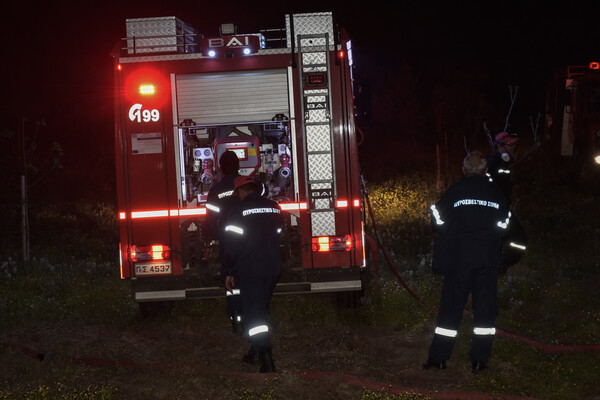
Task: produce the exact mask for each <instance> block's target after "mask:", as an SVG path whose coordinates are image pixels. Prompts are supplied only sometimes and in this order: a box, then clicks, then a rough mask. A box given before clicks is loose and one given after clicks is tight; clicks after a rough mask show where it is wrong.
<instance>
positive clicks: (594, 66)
mask: <svg viewBox="0 0 600 400" xmlns="http://www.w3.org/2000/svg"><path fill="white" fill-rule="evenodd" d="M589 68H590V69H600V62H598V61H592V62H591V63H590V67H589Z"/></svg>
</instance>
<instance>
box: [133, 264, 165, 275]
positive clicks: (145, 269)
mask: <svg viewBox="0 0 600 400" xmlns="http://www.w3.org/2000/svg"><path fill="white" fill-rule="evenodd" d="M135 274H136V275H170V274H171V263H153V264H135Z"/></svg>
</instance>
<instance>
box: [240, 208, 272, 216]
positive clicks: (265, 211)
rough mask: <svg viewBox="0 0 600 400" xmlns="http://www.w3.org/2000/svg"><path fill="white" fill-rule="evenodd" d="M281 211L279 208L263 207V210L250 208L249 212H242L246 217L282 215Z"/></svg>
mask: <svg viewBox="0 0 600 400" xmlns="http://www.w3.org/2000/svg"><path fill="white" fill-rule="evenodd" d="M280 213H281V211H280V210H279V209H278V208H271V207H262V208H250V209H248V210H244V211H242V215H243V216H244V217H245V216H246V215H252V214H280Z"/></svg>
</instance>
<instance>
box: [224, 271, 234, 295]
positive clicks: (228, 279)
mask: <svg viewBox="0 0 600 400" xmlns="http://www.w3.org/2000/svg"><path fill="white" fill-rule="evenodd" d="M234 286H235V279H233V275H227V276H226V277H225V289H227V291H228V292H230V293H233V287H234Z"/></svg>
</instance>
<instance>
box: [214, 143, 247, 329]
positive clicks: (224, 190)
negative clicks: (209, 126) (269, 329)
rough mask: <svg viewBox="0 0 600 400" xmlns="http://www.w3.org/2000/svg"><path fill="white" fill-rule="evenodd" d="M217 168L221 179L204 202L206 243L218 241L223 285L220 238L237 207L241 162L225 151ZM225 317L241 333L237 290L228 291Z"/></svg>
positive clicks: (224, 270) (240, 301)
mask: <svg viewBox="0 0 600 400" xmlns="http://www.w3.org/2000/svg"><path fill="white" fill-rule="evenodd" d="M219 167H220V168H221V171H222V173H223V177H222V178H221V180H219V181H218V182H217V183H215V184H213V185H212V186H211V188H210V190H209V191H208V196H207V201H206V210H207V213H206V224H205V229H206V234H207V236H208V240H209V241H211V240H214V239H216V240H219V252H220V259H221V278H222V279H223V282H225V277H226V273H227V266H226V264H225V259H226V257H225V255H224V254H223V245H222V243H221V242H222V238H223V233H224V231H223V230H224V228H225V225H224V222H226V221H227V219H228V218H229V213H230V212H231V209H232V206H234V205H235V204H236V203H237V200H236V198H235V197H233V182H234V180H235V179H236V178H237V177H239V176H240V175H239V174H238V170H239V169H240V161H239V159H238V157H237V155H236V154H235V153H234V152H233V151H231V150H227V151H225V152H223V154H222V155H221V157H220V158H219ZM226 294H227V300H226V302H227V316H228V317H229V319H230V320H231V329H232V330H233V332H234V333H235V334H237V335H240V336H242V335H243V333H244V322H245V321H244V318H243V314H242V300H241V296H240V289H239V288H238V287H233V288H232V289H231V291H227V293H226Z"/></svg>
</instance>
